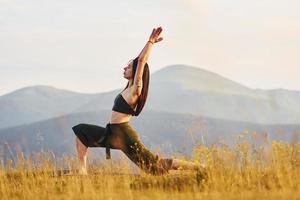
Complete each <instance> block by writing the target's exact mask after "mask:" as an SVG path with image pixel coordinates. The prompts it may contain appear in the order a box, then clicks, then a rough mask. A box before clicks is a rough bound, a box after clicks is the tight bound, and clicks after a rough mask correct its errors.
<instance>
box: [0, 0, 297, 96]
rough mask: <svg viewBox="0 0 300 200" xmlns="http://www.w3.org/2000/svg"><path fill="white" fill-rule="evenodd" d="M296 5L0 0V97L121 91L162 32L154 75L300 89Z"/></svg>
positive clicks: (276, 0) (268, 0) (214, 0)
mask: <svg viewBox="0 0 300 200" xmlns="http://www.w3.org/2000/svg"><path fill="white" fill-rule="evenodd" d="M299 10H300V1H297V0H252V1H246V0H236V1H234V0H151V1H149V0H148V1H146V0H126V1H125V0H114V1H100V0H86V1H78V0H26V1H24V0H22V1H21V0H0V95H3V94H6V93H8V92H11V91H13V90H16V89H19V88H22V87H25V86H31V85H51V86H54V87H57V88H61V89H68V90H72V91H77V92H83V93H96V92H104V91H110V90H112V89H116V88H121V87H124V86H125V84H126V79H124V78H123V75H122V73H123V67H124V65H125V64H126V63H127V61H128V60H129V59H131V58H133V57H136V56H137V55H138V54H139V53H140V51H141V49H142V48H143V46H144V45H145V43H146V41H147V40H148V37H149V35H150V33H151V31H152V28H153V27H155V26H162V27H163V32H162V37H164V40H163V41H162V42H160V43H159V44H156V45H155V46H154V47H153V49H152V52H151V55H150V59H149V62H148V63H149V66H150V72H151V73H153V72H155V71H157V70H159V69H161V68H163V67H166V66H168V65H173V64H186V65H192V66H195V67H199V68H203V69H205V70H208V71H212V72H215V73H218V74H220V75H222V76H224V77H226V78H229V79H231V80H233V81H236V82H238V83H240V84H242V85H245V86H247V87H250V88H261V89H275V88H284V89H290V90H299V91H300V78H299V74H300V64H299V63H300V12H299Z"/></svg>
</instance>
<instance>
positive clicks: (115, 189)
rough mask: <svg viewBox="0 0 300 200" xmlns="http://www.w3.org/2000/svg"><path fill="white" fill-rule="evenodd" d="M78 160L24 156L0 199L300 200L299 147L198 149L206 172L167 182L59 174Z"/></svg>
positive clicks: (101, 170)
mask: <svg viewBox="0 0 300 200" xmlns="http://www.w3.org/2000/svg"><path fill="white" fill-rule="evenodd" d="M75 160H76V159H75V158H71V157H65V158H64V159H62V161H61V163H58V162H54V161H53V159H52V157H51V155H50V154H49V153H48V154H47V153H44V154H38V155H35V156H33V157H31V158H30V159H27V160H25V159H23V157H22V154H20V155H19V156H18V161H17V164H16V166H15V167H11V166H9V164H8V165H6V166H2V169H1V171H0V199H1V200H2V199H30V200H32V199H41V200H42V199H43V200H44V199H51V200H52V199H89V200H90V199H121V200H129V199H168V200H171V199H288V200H292V199H300V143H299V142H294V143H291V144H290V143H284V142H279V141H273V142H272V143H271V144H268V145H267V146H266V145H264V147H258V146H257V147H255V146H253V145H250V144H249V143H247V142H240V143H238V144H237V145H235V146H234V147H229V146H226V145H213V146H211V147H209V148H208V147H204V146H198V147H195V149H194V155H193V160H194V161H195V162H201V163H204V164H205V165H206V169H205V171H183V170H176V171H170V173H169V174H167V175H164V176H151V175H147V174H144V173H138V174H132V173H131V171H130V167H129V166H128V163H122V162H120V163H119V164H114V165H113V166H112V167H111V166H110V165H108V164H107V163H106V164H105V163H104V164H103V163H102V164H101V163H100V164H94V165H92V166H90V168H89V173H90V174H89V175H88V176H80V175H76V174H72V173H69V174H67V175H61V174H60V171H59V170H57V169H59V168H60V167H62V166H63V165H64V166H67V167H68V168H70V169H74V167H75V165H76V163H75ZM34 163H35V164H34Z"/></svg>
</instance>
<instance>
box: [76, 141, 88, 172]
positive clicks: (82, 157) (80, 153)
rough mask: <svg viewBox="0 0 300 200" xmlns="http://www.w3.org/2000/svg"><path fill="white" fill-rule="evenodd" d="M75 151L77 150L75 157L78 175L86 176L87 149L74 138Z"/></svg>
mask: <svg viewBox="0 0 300 200" xmlns="http://www.w3.org/2000/svg"><path fill="white" fill-rule="evenodd" d="M76 149H77V157H78V161H79V163H78V164H79V167H78V172H79V174H83V175H87V165H86V160H87V147H86V146H85V145H84V144H82V142H81V141H80V139H79V138H78V137H76Z"/></svg>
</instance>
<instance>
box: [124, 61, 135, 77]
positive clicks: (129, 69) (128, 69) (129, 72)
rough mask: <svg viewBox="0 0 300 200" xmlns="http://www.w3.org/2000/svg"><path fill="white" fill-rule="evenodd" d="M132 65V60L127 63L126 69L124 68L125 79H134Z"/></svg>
mask: <svg viewBox="0 0 300 200" xmlns="http://www.w3.org/2000/svg"><path fill="white" fill-rule="evenodd" d="M132 64H133V60H130V61H129V62H128V63H127V65H126V67H124V68H123V69H124V73H123V75H124V78H126V79H128V80H129V79H131V78H132Z"/></svg>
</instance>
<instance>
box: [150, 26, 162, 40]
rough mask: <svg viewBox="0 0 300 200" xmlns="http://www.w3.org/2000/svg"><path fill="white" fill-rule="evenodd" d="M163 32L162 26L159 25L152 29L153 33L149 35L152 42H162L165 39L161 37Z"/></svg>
mask: <svg viewBox="0 0 300 200" xmlns="http://www.w3.org/2000/svg"><path fill="white" fill-rule="evenodd" d="M161 32H162V28H161V27H158V28H154V29H153V30H152V33H151V35H150V37H149V41H150V42H152V43H156V42H160V41H162V40H163V38H162V37H159V35H160V33H161Z"/></svg>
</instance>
